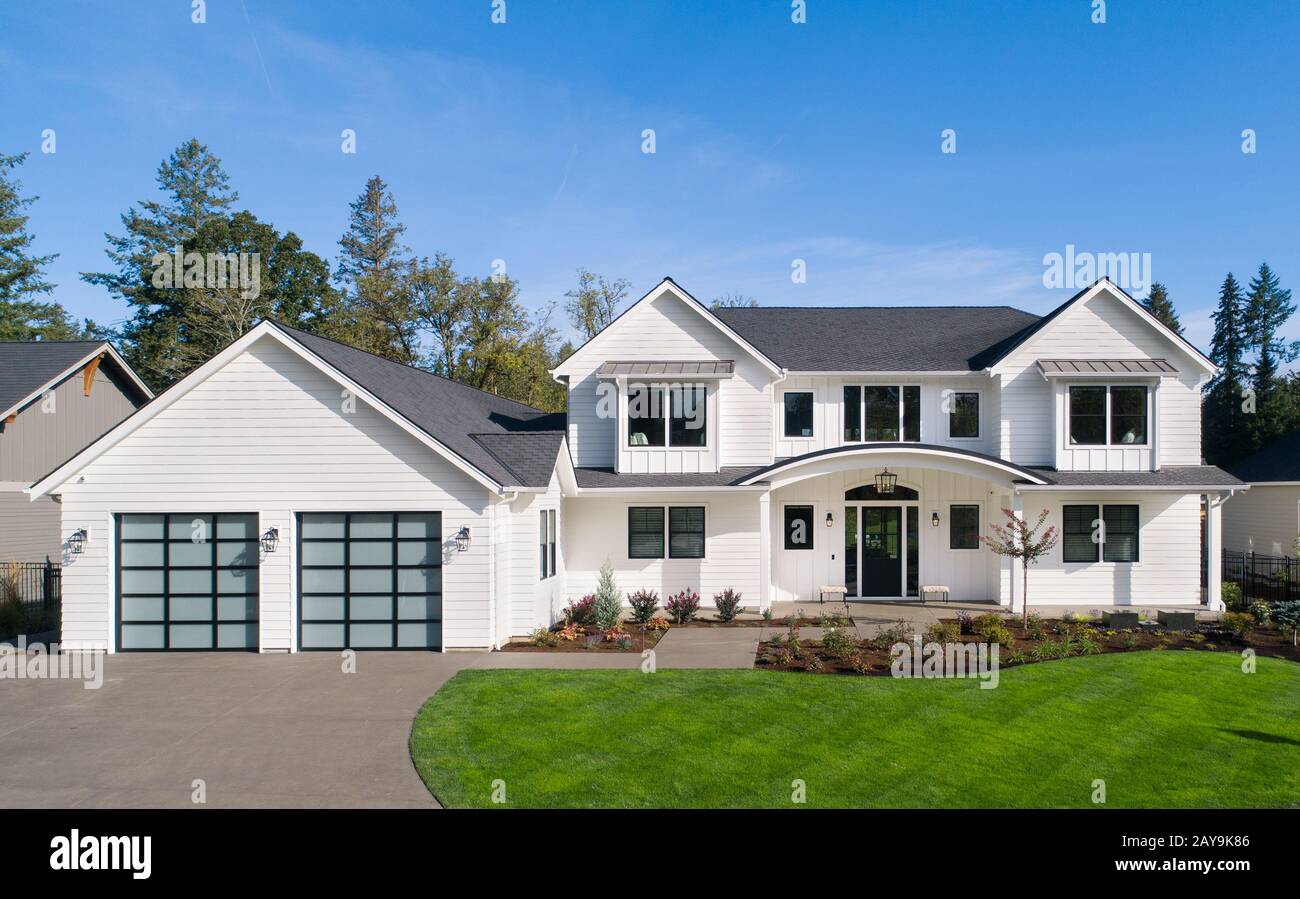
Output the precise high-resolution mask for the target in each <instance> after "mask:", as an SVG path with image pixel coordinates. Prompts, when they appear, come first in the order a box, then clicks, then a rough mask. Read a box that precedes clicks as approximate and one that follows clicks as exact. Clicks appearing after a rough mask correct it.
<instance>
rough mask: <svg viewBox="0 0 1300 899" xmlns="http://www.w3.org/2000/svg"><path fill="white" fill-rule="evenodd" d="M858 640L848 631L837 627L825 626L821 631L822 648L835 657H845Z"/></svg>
mask: <svg viewBox="0 0 1300 899" xmlns="http://www.w3.org/2000/svg"><path fill="white" fill-rule="evenodd" d="M857 643H858V641H857V640H856V639H854V637H853V636H851V635H850V634H849V633H848V631H844V630H841V629H840V628H838V627H831V628H827V629H826V630H825V631H823V632H822V648H823V649H825V650H826V651H827V652H828V653H830V654H831V655H832V656H834V657H835V658H837V659H847V658H848V657H849V656H851V655H852V654H853V650H854V648H855V647H856V646H857Z"/></svg>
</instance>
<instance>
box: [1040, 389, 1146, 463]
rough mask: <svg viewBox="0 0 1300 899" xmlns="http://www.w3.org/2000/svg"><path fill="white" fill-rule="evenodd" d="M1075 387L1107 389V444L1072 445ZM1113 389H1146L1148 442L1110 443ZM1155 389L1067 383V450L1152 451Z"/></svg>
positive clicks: (1065, 435)
mask: <svg viewBox="0 0 1300 899" xmlns="http://www.w3.org/2000/svg"><path fill="white" fill-rule="evenodd" d="M1074 387H1105V388H1106V441H1107V442H1106V443H1071V442H1070V403H1071V400H1070V390H1071V388H1074ZM1112 387H1144V388H1146V392H1147V408H1146V424H1147V426H1146V440H1145V441H1144V442H1142V443H1111V442H1110V390H1111V388H1112ZM1154 396H1155V389H1154V387H1153V386H1152V385H1151V384H1149V383H1147V382H1145V381H1144V382H1142V383H1140V384H1132V383H1128V384H1126V383H1124V382H1122V381H1121V382H1111V381H1106V382H1105V383H1103V384H1098V383H1096V382H1093V383H1088V382H1082V383H1081V382H1078V381H1074V382H1067V383H1066V384H1065V429H1064V431H1063V433H1062V435H1061V436H1062V438H1063V440H1064V442H1065V449H1067V450H1113V449H1151V432H1152V431H1153V430H1154V429H1155V411H1154V409H1153V407H1152V404H1153V403H1154V399H1153V398H1154Z"/></svg>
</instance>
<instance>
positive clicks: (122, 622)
mask: <svg viewBox="0 0 1300 899" xmlns="http://www.w3.org/2000/svg"><path fill="white" fill-rule="evenodd" d="M257 536H258V533H257V515H256V514H255V513H239V514H234V513H228V512H220V513H215V514H207V513H184V514H182V513H169V514H148V515H134V514H132V515H119V516H117V596H118V603H117V622H118V623H117V645H118V649H120V650H123V651H133V650H135V651H141V650H186V649H188V650H216V649H242V650H254V649H257V592H258V591H257V582H258V576H257V575H258V543H257Z"/></svg>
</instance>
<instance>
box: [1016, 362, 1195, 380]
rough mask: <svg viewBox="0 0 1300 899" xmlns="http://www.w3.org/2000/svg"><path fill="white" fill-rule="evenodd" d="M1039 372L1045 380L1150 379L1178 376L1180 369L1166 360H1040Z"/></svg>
mask: <svg viewBox="0 0 1300 899" xmlns="http://www.w3.org/2000/svg"><path fill="white" fill-rule="evenodd" d="M1038 370H1039V371H1041V372H1042V373H1043V377H1044V378H1061V377H1079V376H1083V377H1090V376H1097V375H1100V376H1105V377H1114V376H1116V375H1119V376H1125V375H1128V376H1137V377H1146V378H1149V377H1152V376H1154V377H1161V376H1163V375H1176V374H1178V369H1176V368H1174V367H1173V366H1172V365H1170V364H1169V362H1168V361H1166V360H1164V359H1039V360H1038Z"/></svg>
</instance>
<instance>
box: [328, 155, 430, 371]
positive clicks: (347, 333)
mask: <svg viewBox="0 0 1300 899" xmlns="http://www.w3.org/2000/svg"><path fill="white" fill-rule="evenodd" d="M405 231H406V226H405V225H403V224H402V223H401V221H400V220H399V219H398V216H397V203H396V201H395V200H394V199H393V195H392V193H391V192H390V191H389V190H388V185H386V184H385V183H384V180H383V179H382V178H380V177H379V176H378V175H376V176H375V177H373V178H371V179H370V180H369V181H367V182H366V189H365V190H364V191H363V192H362V193H361V195H360V196H359V197H357V199H356V200H355V201H353V203H352V214H351V216H350V218H349V221H348V230H347V231H346V232H345V233H344V235H343V237H342V238H340V239H339V247H340V249H341V252H340V254H339V262H338V267H337V269H336V271H335V273H334V278H335V281H336V282H337V283H338V284H339V285H340V287H341V289H342V291H343V297H344V302H343V307H344V311H345V316H344V318H343V319H341V320H338V321H337V322H336V325H335V326H336V328H338V329H341V331H342V332H343V333H342V334H340V335H339V336H340V339H344V340H346V341H347V342H348V343H351V344H352V345H353V346H357V347H359V348H361V349H363V350H366V351H367V352H371V353H374V354H376V355H378V356H383V357H384V358H386V359H392V360H393V361H395V362H401V363H403V364H406V365H410V364H414V363H416V362H418V361H419V360H420V355H421V351H420V345H419V335H418V332H417V329H416V323H415V322H416V317H417V316H416V310H415V309H414V302H413V293H412V289H411V281H410V277H409V276H410V273H411V263H410V261H409V260H407V258H406V254H407V253H409V252H410V251H409V249H408V248H407V247H405V246H403V245H402V243H401V240H402V235H403V234H404V233H405Z"/></svg>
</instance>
